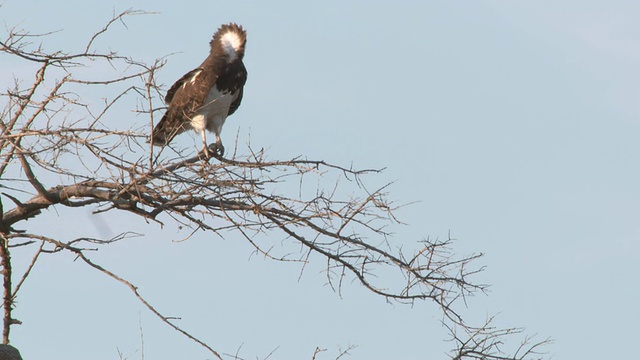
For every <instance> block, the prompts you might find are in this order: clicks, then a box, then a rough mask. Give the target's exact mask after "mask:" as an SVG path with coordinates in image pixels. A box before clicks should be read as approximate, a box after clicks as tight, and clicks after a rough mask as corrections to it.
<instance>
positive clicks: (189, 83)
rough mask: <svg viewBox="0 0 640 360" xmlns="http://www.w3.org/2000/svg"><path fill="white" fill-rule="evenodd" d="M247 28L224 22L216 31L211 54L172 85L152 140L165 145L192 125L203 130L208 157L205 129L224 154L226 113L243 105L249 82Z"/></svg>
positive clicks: (227, 114)
mask: <svg viewBox="0 0 640 360" xmlns="http://www.w3.org/2000/svg"><path fill="white" fill-rule="evenodd" d="M246 43H247V32H246V31H245V30H244V29H243V28H242V26H240V25H238V24H236V23H228V24H223V25H221V26H220V28H218V30H217V31H216V33H215V34H214V35H213V39H212V40H211V41H210V43H209V45H210V47H211V50H210V52H209V56H207V58H206V59H205V60H204V61H203V62H202V64H201V65H200V66H198V67H197V68H195V69H193V70H191V71H189V72H188V73H186V74H185V75H184V76H182V77H181V78H180V79H178V81H176V82H175V84H173V86H171V88H169V91H167V94H166V96H165V99H164V100H165V103H166V104H167V106H168V107H167V110H166V112H165V113H164V116H163V117H162V119H161V120H160V122H158V124H157V125H156V126H155V127H154V129H153V131H152V132H151V143H152V144H153V145H157V146H166V145H168V144H169V142H171V140H172V139H173V138H174V137H175V136H176V135H178V134H181V133H183V132H185V131H187V130H189V129H190V128H191V129H193V130H195V131H196V132H197V133H200V135H201V137H202V144H203V149H202V151H204V153H205V155H206V156H207V158H208V157H209V151H208V150H209V149H208V147H207V137H206V131H210V132H213V133H214V134H215V136H216V142H215V153H216V154H219V155H220V156H223V155H224V146H223V145H222V140H221V139H220V133H221V132H222V126H223V125H224V122H225V120H226V119H227V116H229V115H231V114H233V113H235V112H236V110H238V107H240V103H241V102H242V96H243V92H244V85H245V83H246V82H247V69H246V68H245V66H244V63H243V62H242V60H243V58H244V51H245V45H246Z"/></svg>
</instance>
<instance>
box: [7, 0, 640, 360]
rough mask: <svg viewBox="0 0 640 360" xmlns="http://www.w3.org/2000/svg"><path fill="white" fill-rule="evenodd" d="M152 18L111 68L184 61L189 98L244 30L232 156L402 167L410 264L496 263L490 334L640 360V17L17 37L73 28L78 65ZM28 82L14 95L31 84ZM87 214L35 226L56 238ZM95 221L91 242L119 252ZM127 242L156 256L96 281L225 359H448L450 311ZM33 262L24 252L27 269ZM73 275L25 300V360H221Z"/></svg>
mask: <svg viewBox="0 0 640 360" xmlns="http://www.w3.org/2000/svg"><path fill="white" fill-rule="evenodd" d="M131 7H132V8H136V9H144V10H147V11H150V12H158V14H156V15H151V16H140V17H134V18H130V19H129V20H128V21H127V25H128V28H127V29H125V28H124V27H122V26H118V27H116V28H115V31H114V32H113V34H112V35H111V36H109V37H108V38H106V39H108V40H106V39H105V40H103V41H102V42H101V43H99V45H98V46H99V47H100V48H102V49H113V50H118V51H119V52H121V53H122V54H130V55H132V56H134V57H137V58H141V59H143V60H146V61H152V60H153V59H155V58H158V57H162V56H165V55H167V54H171V53H175V54H174V55H172V56H170V57H169V58H168V63H167V65H166V67H165V68H164V69H163V71H162V72H161V73H160V74H158V77H159V81H160V82H161V83H164V84H166V85H170V84H171V83H173V81H175V80H176V79H177V78H179V77H180V76H181V75H182V74H183V73H185V72H186V71H188V70H190V69H192V68H193V67H195V66H197V65H199V64H200V62H201V61H202V60H203V59H204V57H205V56H206V54H207V51H208V47H207V46H208V41H209V39H210V37H211V35H212V34H213V32H214V31H215V29H216V28H217V27H218V26H219V25H220V24H221V23H225V22H229V21H235V22H238V23H240V24H242V25H244V27H245V28H246V29H247V30H248V43H247V52H246V57H245V64H246V66H247V68H248V71H249V80H248V83H247V87H246V89H245V98H244V101H243V104H242V107H241V108H240V110H239V111H238V112H237V113H236V114H235V115H233V116H232V117H231V118H229V120H228V121H227V124H226V125H225V128H224V132H223V141H224V140H225V139H233V138H234V137H235V134H236V133H239V134H240V136H241V137H246V136H247V134H248V133H249V131H250V133H251V142H252V144H253V145H254V146H255V147H265V148H266V149H267V151H268V152H269V154H270V157H272V158H290V157H293V156H296V155H304V156H306V157H309V158H315V159H324V160H327V161H330V162H334V163H339V164H343V165H347V166H348V165H349V164H350V163H352V162H353V164H355V166H356V167H366V168H370V167H376V168H377V167H386V168H387V170H386V171H385V172H384V173H383V174H382V175H380V176H378V177H377V178H375V179H372V183H374V184H383V183H386V182H389V181H395V184H394V185H393V186H392V187H391V188H390V192H391V197H392V198H393V199H395V200H397V201H398V203H409V202H414V201H418V202H417V203H415V204H412V205H410V206H407V207H405V208H403V209H401V210H400V211H399V212H398V216H399V217H400V219H401V220H403V221H404V222H405V223H407V224H408V225H407V226H398V227H397V228H395V229H393V230H394V231H395V233H396V235H395V241H398V242H399V243H404V244H411V243H412V242H413V241H417V240H420V239H421V238H424V237H427V236H430V237H434V238H436V237H438V238H446V237H447V234H448V233H449V232H451V234H452V237H454V238H456V239H458V240H459V241H458V243H457V250H458V251H460V253H462V254H468V253H471V252H484V253H485V254H486V256H485V257H484V259H482V260H481V261H482V262H483V264H486V265H487V270H486V271H485V272H484V273H483V274H482V275H480V277H479V280H480V281H481V282H485V283H490V284H492V285H493V286H492V288H491V290H492V291H491V293H490V294H489V296H488V297H482V296H481V297H478V298H475V299H472V300H471V301H470V307H469V309H468V316H469V317H470V318H472V319H478V320H482V319H483V318H485V317H486V316H487V315H491V314H494V313H496V312H500V316H499V318H498V323H497V324H498V325H500V326H523V327H526V328H527V332H528V333H530V334H535V333H537V334H539V336H540V337H541V338H544V337H547V336H549V337H552V338H553V339H554V340H555V343H554V344H553V345H551V346H549V347H548V348H547V349H548V350H549V352H550V354H551V355H553V356H554V358H555V359H604V358H609V359H616V358H628V356H629V351H631V349H630V348H629V345H630V344H634V343H637V341H638V335H640V334H639V333H638V330H637V323H638V321H640V310H638V306H637V304H638V302H639V301H640V282H639V281H638V278H639V277H640V265H639V260H640V259H639V255H638V254H639V253H640V241H639V239H640V221H639V220H640V208H639V204H640V189H639V186H640V185H639V184H640V167H639V166H638V164H640V144H639V142H638V138H639V135H640V117H639V115H640V106H639V104H640V101H639V99H640V67H639V66H638V64H640V3H639V2H637V1H620V0H612V1H606V2H604V1H584V0H582V1H560V2H559V1H546V0H545V1H393V2H391V1H388V2H381V1H350V2H344V1H343V2H340V1H323V2H314V3H305V2H299V1H269V2H265V1H233V2H231V1H210V2H207V3H206V4H205V3H204V2H202V1H179V2H176V1H119V2H108V1H101V2H88V1H65V2H64V5H63V4H61V3H60V2H51V1H29V0H20V1H16V0H5V1H4V4H3V6H2V7H0V19H1V20H2V21H3V26H11V25H14V24H16V23H21V26H22V27H24V28H26V29H30V30H32V31H33V32H46V31H51V30H57V29H63V30H64V31H62V32H59V33H56V34H54V35H52V36H51V38H50V40H45V43H44V46H45V48H46V49H49V50H54V49H71V50H74V49H80V48H81V46H82V44H83V42H82V41H83V40H84V39H86V38H87V35H88V33H90V32H92V31H94V30H97V29H99V28H100V27H102V24H103V23H104V22H105V21H107V20H108V19H109V18H110V16H111V14H112V12H113V11H114V9H115V11H116V12H120V11H122V10H125V9H127V8H131ZM79 14H82V15H79ZM3 31H4V30H3ZM9 61H10V60H8V59H7V57H6V56H4V55H2V56H1V57H0V62H1V63H2V64H3V65H2V71H1V72H0V81H2V82H5V81H8V79H10V78H11V76H12V74H16V75H21V74H24V71H23V70H22V69H21V68H20V67H18V66H16V65H15V64H14V63H13V62H11V65H10V66H8V65H7V64H8V63H9ZM28 76H31V75H28ZM0 86H2V87H4V88H6V87H7V86H8V85H7V84H3V83H0ZM113 121H114V124H116V126H119V127H125V126H127V125H128V124H130V123H134V122H136V121H143V120H142V119H139V118H136V117H135V116H134V115H132V114H131V113H126V112H123V113H122V117H121V118H119V119H114V120H113ZM179 141H183V142H185V143H188V142H189V141H191V140H190V137H189V136H188V135H184V137H183V138H181V139H180V140H179ZM63 214H65V212H64V210H60V211H59V212H56V211H53V210H50V211H48V212H47V213H46V216H43V217H42V219H39V220H37V221H29V222H28V223H25V224H21V226H22V227H23V228H24V227H27V226H42V227H45V226H47V227H51V228H53V229H56V228H59V227H60V221H67V220H66V219H64V218H63V217H61V216H62V215H63ZM75 214H76V215H75V216H77V217H76V218H75V219H78V221H77V226H74V228H73V229H72V230H73V231H74V232H76V231H77V232H78V233H82V232H83V231H85V230H86V231H95V224H96V223H95V220H90V217H89V215H87V212H86V211H85V213H81V214H80V215H78V213H77V212H76V213H75ZM103 220H109V221H113V219H111V218H107V219H103ZM116 221H117V222H118V223H119V224H118V225H117V226H118V227H119V226H123V227H125V226H126V227H130V228H131V229H133V230H135V231H138V232H143V233H145V234H147V235H148V236H146V237H144V238H140V239H133V240H130V241H127V242H123V243H121V244H117V245H114V246H111V247H108V248H105V249H104V250H102V251H101V252H100V253H99V254H96V255H95V259H96V260H97V261H99V262H100V263H102V264H104V265H106V266H110V267H111V268H113V269H114V271H116V272H117V273H118V274H121V275H123V276H125V277H127V278H129V279H130V280H132V281H133V282H134V283H136V284H137V285H139V286H140V289H141V292H142V293H143V294H144V295H145V296H147V297H148V298H149V299H150V300H151V301H152V302H153V303H154V304H155V305H156V306H157V307H158V308H159V309H161V310H162V311H164V312H165V313H167V314H170V315H173V316H179V317H182V320H181V321H180V323H179V324H180V326H183V327H184V328H185V329H187V330H189V331H191V332H193V333H194V334H195V335H197V336H199V337H202V338H203V339H204V340H206V341H208V342H209V343H210V344H211V345H212V346H213V347H214V348H216V349H217V350H220V351H222V352H228V353H235V352H236V350H237V349H238V348H239V347H242V348H241V350H240V354H241V355H242V356H243V357H245V358H256V357H258V358H264V357H265V356H267V355H268V354H269V353H270V352H271V351H272V350H273V349H275V348H276V347H279V348H278V350H277V351H276V352H275V353H274V355H272V358H273V359H310V358H311V355H312V354H313V351H314V349H315V347H316V346H319V347H323V348H328V349H329V352H328V353H327V354H326V355H324V357H323V359H330V358H333V357H335V355H336V353H337V351H338V348H339V347H340V346H342V347H343V348H344V347H347V346H348V345H350V344H353V345H358V348H356V349H355V350H354V351H353V352H352V354H353V355H352V357H351V358H353V359H445V358H447V357H446V355H445V354H444V351H446V350H447V349H449V344H448V343H445V342H444V341H443V340H444V339H445V337H446V332H445V330H444V329H443V328H442V327H441V326H440V325H439V323H438V319H439V313H438V311H437V308H436V307H435V306H432V305H431V304H420V305H418V306H415V307H413V308H409V307H404V306H400V305H388V304H386V303H385V302H384V301H383V300H382V299H379V298H377V297H375V296H373V295H371V294H369V293H367V292H366V291H365V290H363V289H362V288H361V287H359V286H358V285H356V284H354V285H352V286H348V287H347V289H346V291H345V292H344V294H343V297H342V299H341V298H339V297H338V295H336V294H334V293H333V292H332V291H331V290H330V288H329V287H327V286H323V284H324V276H323V275H322V274H320V273H319V271H320V270H321V269H322V266H323V265H324V264H323V263H318V264H316V265H315V267H312V268H311V269H310V270H307V271H306V272H305V275H304V276H303V277H302V279H301V280H300V281H298V275H299V266H298V265H291V264H282V263H274V262H269V261H263V260H261V259H258V258H252V259H250V260H249V259H248V258H249V253H250V248H249V246H248V245H246V244H245V243H244V242H243V241H242V239H240V238H233V237H229V238H227V239H225V240H221V239H219V238H214V237H211V236H209V235H200V236H196V237H195V238H192V239H190V240H189V241H186V242H181V243H175V242H172V240H175V239H179V238H182V237H184V236H186V235H187V234H186V233H184V232H180V231H179V230H177V229H176V228H174V227H172V226H168V227H166V228H165V229H162V230H161V229H159V228H158V227H157V226H156V225H154V224H146V223H144V222H143V221H141V220H140V219H137V218H131V217H128V216H120V217H117V219H116ZM120 223H121V225H120ZM114 227H116V225H114ZM114 231H116V230H114ZM54 232H55V233H57V234H59V236H68V235H69V232H70V230H69V229H61V228H60V229H59V230H54ZM28 256H29V252H28V251H26V250H24V251H23V250H21V249H16V250H14V253H13V260H14V261H15V262H16V266H17V267H18V268H20V266H23V265H24V263H26V262H28V261H29V259H28V258H27V257H28ZM72 260H73V258H72V257H71V256H67V255H57V256H48V257H46V258H45V259H43V261H42V263H41V264H40V266H39V268H36V270H35V272H34V274H33V275H32V278H31V279H30V282H28V283H27V284H26V285H25V288H24V290H23V293H22V295H21V296H20V297H19V298H18V303H17V308H16V310H15V314H14V316H15V317H16V318H18V319H20V320H22V321H23V322H24V324H23V325H21V326H19V327H14V328H13V332H12V343H13V344H14V345H15V346H17V347H18V348H20V350H21V351H22V354H23V357H24V358H25V360H34V359H45V358H48V359H49V358H53V359H58V358H60V359H61V358H65V359H68V360H75V359H78V360H79V359H93V360H107V359H109V360H111V359H118V352H117V349H120V350H121V351H122V352H123V354H125V355H126V356H127V355H130V357H129V359H140V353H137V354H134V355H132V354H133V353H134V352H135V351H136V350H137V349H140V347H141V340H140V328H142V332H143V334H144V352H145V359H147V360H149V359H153V360H165V359H167V360H168V359H176V358H178V359H210V358H212V357H211V355H210V354H208V353H207V352H206V351H205V350H204V349H202V348H201V347H199V346H198V345H195V344H193V343H191V342H190V341H188V340H186V339H184V338H183V337H182V336H180V335H178V334H176V333H174V332H172V331H171V330H170V329H169V328H168V327H167V326H165V325H164V324H161V323H160V322H159V321H157V320H156V319H155V318H154V317H153V316H152V315H150V314H149V313H148V312H147V311H146V310H145V309H143V308H142V307H141V306H140V305H139V304H138V303H137V302H136V300H135V299H134V298H133V296H132V295H131V294H130V293H129V291H128V290H127V289H125V288H124V287H123V286H121V285H120V284H118V283H115V282H114V281H112V280H110V279H107V278H105V277H104V276H102V275H101V274H99V273H97V272H95V271H92V270H91V269H88V268H87V267H86V266H84V265H83V264H81V263H79V262H73V261H72ZM21 264H22V265H21Z"/></svg>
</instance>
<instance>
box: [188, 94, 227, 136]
mask: <svg viewBox="0 0 640 360" xmlns="http://www.w3.org/2000/svg"><path fill="white" fill-rule="evenodd" d="M235 95H236V96H233V94H231V93H229V92H221V91H220V90H218V87H217V86H214V87H213V88H211V91H209V95H207V99H206V100H205V103H204V105H202V107H201V108H200V110H198V113H197V114H196V115H194V116H193V118H191V126H192V127H193V129H194V130H195V131H197V132H201V131H202V130H204V129H207V130H209V131H212V132H215V133H216V134H220V132H221V131H222V125H224V121H225V119H226V118H227V115H228V114H229V107H230V106H231V103H232V102H233V100H235V98H236V97H237V94H235Z"/></svg>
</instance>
